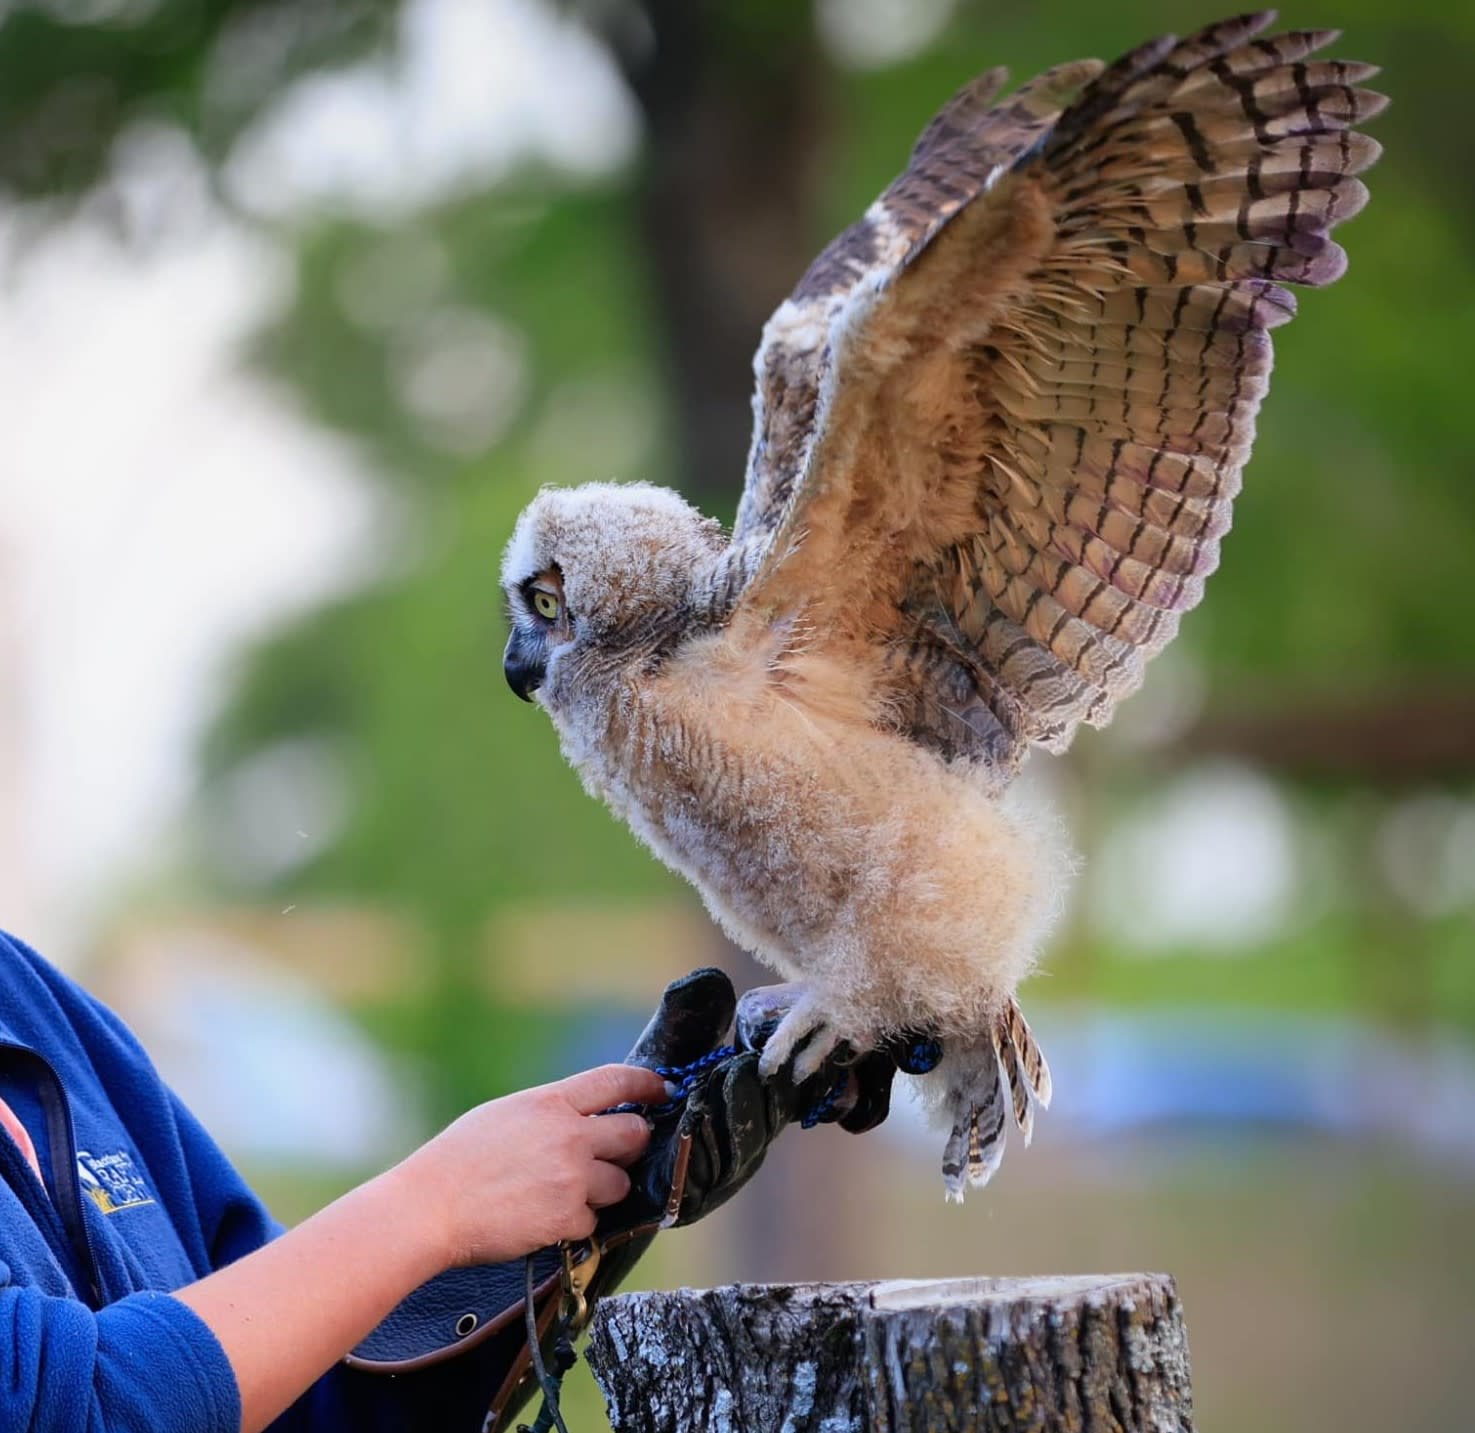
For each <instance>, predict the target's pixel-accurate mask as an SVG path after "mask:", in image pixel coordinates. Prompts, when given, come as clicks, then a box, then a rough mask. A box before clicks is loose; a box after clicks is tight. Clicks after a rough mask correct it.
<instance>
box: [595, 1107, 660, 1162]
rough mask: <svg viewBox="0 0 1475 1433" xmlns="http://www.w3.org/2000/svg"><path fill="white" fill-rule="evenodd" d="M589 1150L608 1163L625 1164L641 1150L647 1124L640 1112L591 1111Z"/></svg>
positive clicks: (647, 1134)
mask: <svg viewBox="0 0 1475 1433" xmlns="http://www.w3.org/2000/svg"><path fill="white" fill-rule="evenodd" d="M589 1130H590V1134H589V1152H590V1153H591V1154H592V1155H593V1156H594V1158H595V1159H605V1160H608V1161H609V1162H610V1163H611V1164H629V1163H631V1162H632V1161H633V1160H636V1159H639V1158H640V1156H641V1155H642V1154H644V1153H645V1147H646V1145H648V1144H649V1143H650V1126H649V1125H648V1124H646V1122H645V1120H644V1118H643V1117H642V1116H640V1115H591V1116H590V1123H589Z"/></svg>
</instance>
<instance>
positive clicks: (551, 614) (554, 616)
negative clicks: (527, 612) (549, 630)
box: [533, 588, 558, 622]
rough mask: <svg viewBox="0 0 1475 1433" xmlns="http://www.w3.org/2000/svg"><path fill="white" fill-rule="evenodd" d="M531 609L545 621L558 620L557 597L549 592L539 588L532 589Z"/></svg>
mask: <svg viewBox="0 0 1475 1433" xmlns="http://www.w3.org/2000/svg"><path fill="white" fill-rule="evenodd" d="M533 611H534V612H536V613H537V614H538V616H539V617H542V618H544V619H545V620H546V621H549V622H556V621H557V620H558V598H556V597H555V596H554V595H553V594H552V593H551V592H544V591H543V590H542V589H541V588H536V589H534V591H533Z"/></svg>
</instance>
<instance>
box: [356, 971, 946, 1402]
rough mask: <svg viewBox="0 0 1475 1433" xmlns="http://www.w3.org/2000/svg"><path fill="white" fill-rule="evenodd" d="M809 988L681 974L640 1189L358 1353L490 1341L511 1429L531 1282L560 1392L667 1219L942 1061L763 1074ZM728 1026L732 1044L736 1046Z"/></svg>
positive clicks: (421, 1362)
mask: <svg viewBox="0 0 1475 1433" xmlns="http://www.w3.org/2000/svg"><path fill="white" fill-rule="evenodd" d="M797 994H798V991H797V990H796V989H795V988H793V987H789V986H768V987H761V988H759V989H756V990H751V991H749V992H748V993H747V994H746V995H745V996H744V997H743V999H742V1002H741V1004H739V1002H738V1001H737V999H736V997H735V995H734V992H733V987H732V982H731V981H730V980H729V979H728V978H727V976H726V975H724V974H723V973H722V972H721V971H720V970H715V969H705V970H696V971H693V972H692V973H691V974H690V975H686V976H683V977H682V978H681V979H680V980H677V981H673V982H672V984H670V985H669V986H667V988H666V992H665V994H664V995H663V996H662V997H661V1003H660V1006H659V1007H658V1009H657V1010H656V1012H655V1014H654V1015H653V1016H652V1017H651V1020H650V1023H649V1024H648V1025H647V1026H646V1028H645V1030H644V1032H643V1033H642V1034H641V1036H640V1038H639V1039H638V1040H637V1041H636V1043H635V1047H634V1048H633V1049H632V1050H631V1052H630V1054H629V1056H628V1063H630V1064H636V1065H644V1066H646V1067H648V1068H650V1069H654V1070H657V1071H659V1072H660V1073H661V1074H662V1075H663V1076H665V1078H666V1079H667V1082H668V1084H670V1085H671V1086H673V1088H674V1091H675V1093H674V1094H673V1098H672V1099H671V1100H670V1102H668V1103H667V1104H666V1105H663V1106H661V1107H660V1108H659V1109H655V1110H649V1111H647V1112H646V1113H647V1114H648V1115H649V1117H650V1118H651V1121H652V1124H653V1132H652V1136H651V1141H650V1144H649V1146H648V1147H647V1149H646V1152H645V1154H644V1155H643V1156H642V1158H641V1159H640V1160H639V1161H638V1162H637V1163H636V1164H635V1165H634V1166H633V1167H632V1168H631V1170H630V1177H631V1190H630V1194H629V1195H628V1196H627V1197H626V1198H625V1199H624V1200H623V1201H621V1203H619V1204H618V1205H615V1206H613V1207H612V1208H609V1209H606V1210H604V1211H602V1212H601V1214H600V1218H599V1226H598V1228H597V1230H596V1232H595V1234H594V1237H593V1238H592V1239H590V1240H587V1241H585V1242H584V1243H582V1244H579V1245H577V1246H558V1247H553V1248H549V1249H545V1250H542V1251H540V1252H539V1253H538V1254H535V1255H533V1256H531V1258H530V1259H529V1260H515V1261H513V1262H511V1263H509V1264H501V1265H489V1266H484V1267H482V1268H476V1269H459V1270H451V1271H449V1272H448V1273H446V1274H443V1275H441V1276H440V1278H439V1279H435V1280H432V1281H431V1283H430V1284H427V1285H425V1286H424V1287H423V1288H422V1289H419V1290H417V1291H416V1292H415V1293H414V1294H412V1295H411V1296H410V1298H409V1299H407V1300H406V1301H405V1302H404V1303H403V1304H401V1305H400V1307H399V1308H398V1309H396V1310H395V1312H394V1313H393V1314H391V1315H390V1317H389V1318H388V1319H387V1320H386V1321H385V1322H384V1323H383V1324H381V1325H380V1326H379V1328H378V1329H376V1330H375V1331H374V1333H373V1334H371V1335H370V1336H369V1338H368V1339H366V1340H365V1341H364V1343H363V1344H361V1345H360V1346H359V1348H358V1349H356V1350H355V1352H354V1355H353V1357H352V1358H351V1359H350V1362H351V1363H353V1364H354V1365H355V1366H357V1367H360V1368H368V1369H374V1370H377V1371H381V1372H389V1373H392V1372H404V1371H409V1370H411V1369H415V1368H421V1367H425V1366H426V1365H428V1364H430V1363H434V1362H438V1361H439V1360H441V1359H445V1358H450V1357H454V1356H457V1355H459V1354H463V1353H466V1352H467V1351H468V1350H469V1349H471V1348H472V1347H474V1346H476V1345H479V1344H491V1345H493V1346H492V1347H487V1348H485V1350H484V1353H483V1356H484V1357H490V1358H492V1359H493V1360H495V1362H496V1363H497V1364H498V1366H499V1368H500V1369H501V1370H502V1372H501V1374H500V1376H499V1377H498V1378H497V1380H496V1382H497V1384H498V1387H497V1390H496V1393H495V1395H494V1397H493V1399H492V1404H491V1410H490V1421H489V1422H488V1424H487V1428H488V1429H489V1430H506V1429H509V1428H510V1427H511V1419H512V1417H513V1416H514V1414H515V1413H516V1411H517V1410H518V1409H519V1408H521V1407H522V1406H523V1404H525V1403H526V1402H527V1400H528V1399H529V1398H530V1397H531V1396H532V1395H533V1394H534V1393H536V1392H537V1391H538V1378H537V1375H536V1373H535V1368H534V1363H533V1359H532V1349H531V1346H530V1340H529V1339H528V1337H527V1332H526V1299H525V1290H526V1287H527V1282H528V1280H529V1279H531V1282H532V1285H533V1308H534V1317H535V1322H536V1326H537V1329H538V1335H539V1337H538V1344H539V1351H540V1353H541V1356H542V1361H543V1363H544V1365H545V1368H546V1370H547V1372H548V1373H549V1376H550V1379H551V1381H552V1382H553V1383H554V1385H555V1388H556V1383H557V1380H558V1379H559V1378H561V1376H562V1372H563V1371H564V1370H565V1369H566V1368H567V1367H568V1366H569V1365H570V1364H571V1363H572V1360H573V1356H572V1349H571V1342H572V1339H573V1338H574V1337H575V1336H576V1335H577V1334H578V1333H579V1332H580V1331H581V1330H582V1329H583V1328H584V1326H585V1324H587V1322H588V1320H589V1316H590V1313H591V1311H592V1308H593V1305H594V1302H595V1301H596V1300H597V1299H599V1298H602V1297H603V1296H604V1295H605V1294H608V1293H611V1292H613V1291H614V1289H616V1288H617V1287H618V1286H619V1285H620V1283H622V1282H623V1281H624V1279H625V1278H626V1277H627V1276H628V1274H629V1272H630V1270H631V1269H632V1268H633V1267H634V1266H635V1264H636V1262H637V1261H638V1260H639V1258H640V1256H641V1255H642V1254H643V1253H644V1252H645V1250H646V1249H647V1248H649V1247H650V1243H651V1241H652V1240H653V1239H654V1238H655V1236H656V1234H657V1233H658V1232H659V1231H660V1230H661V1229H662V1228H670V1227H676V1226H680V1225H684V1224H692V1223H695V1222H696V1220H698V1219H700V1218H702V1217H704V1216H705V1215H707V1214H709V1213H711V1212H712V1211H713V1210H714V1209H717V1208H719V1207H720V1206H721V1205H723V1204H724V1203H726V1202H727V1200H729V1199H730V1198H732V1196H733V1195H734V1194H736V1193H737V1191H738V1190H739V1189H741V1188H742V1187H743V1185H744V1184H746V1183H747V1182H748V1180H750V1179H751V1178H752V1177H753V1175H754V1174H756V1173H757V1171H758V1168H759V1166H760V1165H761V1164H762V1163H763V1159H764V1156H765V1155H766V1154H767V1153H768V1147H769V1145H770V1144H771V1143H772V1142H773V1140H774V1139H775V1138H776V1137H777V1135H778V1134H779V1132H780V1131H781V1130H782V1129H783V1128H784V1127H785V1126H786V1125H788V1124H790V1123H792V1122H793V1121H795V1120H800V1121H802V1122H803V1123H804V1124H805V1125H806V1126H807V1125H810V1124H815V1123H830V1122H835V1123H839V1124H840V1125H841V1126H843V1127H844V1128H845V1129H848V1130H851V1131H854V1132H860V1131H863V1130H867V1129H871V1128H874V1127H875V1126H876V1125H878V1124H880V1123H881V1122H882V1120H884V1119H885V1118H886V1115H887V1113H888V1111H889V1109H890V1100H891V1082H892V1079H893V1077H894V1076H895V1074H896V1071H897V1068H898V1058H899V1059H900V1062H901V1067H902V1068H904V1069H909V1070H913V1071H915V1070H919V1069H921V1068H930V1065H929V1064H926V1060H927V1059H928V1058H930V1060H931V1063H936V1054H935V1053H933V1054H931V1055H930V1056H929V1055H928V1054H927V1051H926V1050H925V1049H922V1048H921V1047H922V1046H925V1045H926V1043H927V1042H910V1043H908V1044H906V1045H904V1046H897V1047H896V1048H895V1050H894V1052H893V1050H892V1048H891V1047H887V1048H886V1049H883V1050H879V1051H872V1052H869V1053H867V1054H865V1055H862V1056H860V1057H859V1058H858V1059H855V1058H852V1057H850V1056H849V1053H848V1052H845V1051H842V1052H840V1053H838V1054H837V1055H836V1056H834V1057H832V1059H831V1060H830V1061H828V1062H827V1063H826V1064H825V1065H823V1066H822V1067H821V1068H820V1070H819V1071H818V1072H817V1073H816V1074H815V1075H813V1076H812V1077H811V1078H810V1079H808V1080H806V1081H805V1082H804V1083H803V1084H802V1085H799V1086H797V1087H796V1086H795V1085H794V1084H793V1082H792V1080H791V1079H790V1078H789V1077H788V1075H787V1073H786V1072H784V1071H780V1072H779V1074H777V1075H776V1076H774V1077H773V1078H772V1079H769V1080H762V1079H760V1078H759V1075H758V1059H759V1054H760V1052H761V1050H762V1048H763V1042H764V1041H765V1040H766V1039H767V1038H768V1036H769V1035H770V1034H772V1032H773V1029H774V1028H775V1027H776V1026H777V1024H778V1021H779V1019H780V1018H781V1017H782V1015H783V1013H784V1011H785V1010H786V1009H787V1008H788V1005H789V1004H791V1003H792V1001H793V1000H794V999H795V998H796V997H797ZM729 1032H731V1035H732V1043H730V1044H725V1043H723V1042H724V1039H725V1038H726V1037H727V1036H728V1035H729ZM919 1050H920V1053H919ZM919 1061H920V1062H921V1063H919ZM555 1398H556V1393H555ZM545 1426H546V1425H545Z"/></svg>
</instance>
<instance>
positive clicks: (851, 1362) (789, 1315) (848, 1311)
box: [589, 1274, 1193, 1433]
mask: <svg viewBox="0 0 1475 1433" xmlns="http://www.w3.org/2000/svg"><path fill="white" fill-rule="evenodd" d="M589 1362H590V1364H591V1365H592V1367H593V1369H594V1376H595V1378H596V1379H597V1380H598V1381H599V1385H600V1387H601V1388H602V1389H603V1391H604V1395H605V1399H606V1401H607V1402H608V1404H609V1413H610V1422H611V1423H612V1424H613V1425H614V1427H615V1428H617V1429H621V1430H636V1429H639V1430H642V1433H769V1430H772V1433H806V1430H812V1433H862V1430H867V1433H869V1430H875V1433H904V1430H905V1433H945V1430H946V1433H954V1430H957V1433H962V1430H969V1433H975V1431H976V1433H1025V1430H1029V1433H1045V1430H1052V1433H1053V1430H1063V1433H1139V1430H1140V1433H1192V1429H1193V1410H1192V1397H1191V1392H1190V1387H1189V1370H1188V1335H1187V1331H1186V1330H1185V1328H1184V1324H1183V1310H1182V1307H1181V1306H1180V1304H1179V1302H1178V1294H1177V1290H1176V1289H1175V1287H1174V1284H1173V1281H1172V1279H1171V1278H1169V1277H1168V1276H1167V1275H1164V1274H1119V1275H1080V1276H1073V1277H1060V1278H1038V1279H956V1280H926V1281H918V1282H911V1281H907V1282H890V1283H856V1284H768V1285H764V1284H732V1285H728V1286H726V1287H724V1288H718V1289H677V1290H674V1291H672V1292H660V1293H644V1294H625V1295H621V1296H619V1297H616V1298H609V1299H605V1300H603V1301H602V1302H601V1303H600V1304H599V1307H598V1309H597V1311H596V1313H595V1317H594V1323H593V1330H592V1339H591V1342H590V1346H589Z"/></svg>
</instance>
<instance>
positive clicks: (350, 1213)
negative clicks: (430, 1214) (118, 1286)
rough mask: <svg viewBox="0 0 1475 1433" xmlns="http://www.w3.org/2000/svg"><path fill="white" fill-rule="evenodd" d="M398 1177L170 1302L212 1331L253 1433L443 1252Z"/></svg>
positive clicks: (430, 1271) (433, 1268)
mask: <svg viewBox="0 0 1475 1433" xmlns="http://www.w3.org/2000/svg"><path fill="white" fill-rule="evenodd" d="M425 1215H426V1211H425V1209H424V1207H423V1199H422V1200H420V1201H419V1205H418V1207H417V1204H416V1201H415V1194H414V1191H413V1190H412V1188H411V1187H410V1182H409V1181H408V1180H407V1179H405V1178H404V1176H403V1171H402V1169H395V1170H390V1171H389V1173H387V1174H384V1175H381V1176H380V1177H379V1178H377V1179H374V1180H371V1181H370V1182H369V1183H368V1184H364V1185H361V1186H360V1187H359V1188H357V1189H355V1190H353V1191H352V1192H351V1193H349V1194H346V1195H344V1197H343V1198H342V1199H339V1200H338V1201H337V1202H336V1203H333V1204H330V1205H329V1206H328V1207H327V1208H326V1209H324V1210H322V1211H321V1212H320V1213H318V1214H315V1215H314V1216H313V1217H312V1218H311V1219H309V1220H307V1222H306V1223H304V1224H301V1225H299V1226H298V1227H297V1228H296V1229H293V1230H291V1231H290V1232H289V1233H287V1234H284V1235H282V1236H281V1238H279V1239H276V1240H274V1241H273V1242H272V1243H270V1244H268V1245H266V1246H265V1247H264V1248H262V1249H258V1250H257V1251H256V1252H255V1253H253V1254H248V1255H247V1256H246V1257H245V1258H243V1259H241V1260H239V1261H238V1262H236V1263H234V1264H231V1265H229V1266H227V1267H226V1268H224V1269H222V1270H220V1271H219V1272H218V1273H215V1274H211V1275H210V1276H209V1277H208V1278H206V1279H202V1280H201V1281H200V1282H199V1283H197V1284H192V1285H190V1286H189V1287H188V1288H185V1289H182V1290H180V1291H179V1293H178V1294H177V1295H176V1296H175V1297H177V1298H178V1299H179V1300H180V1301H181V1302H182V1303H184V1304H187V1305H188V1306H189V1307H190V1308H191V1309H193V1310H194V1312H195V1313H196V1314H198V1315H199V1316H200V1318H201V1319H203V1320H204V1321H205V1323H206V1324H208V1325H209V1327H210V1329H211V1331H212V1332H213V1333H214V1334H215V1337H216V1338H217V1339H218V1340H219V1341H220V1344H221V1347H222V1348H224V1350H225V1353H226V1357H227V1358H229V1360H230V1363H231V1367H232V1368H233V1369H234V1370H235V1375H236V1382H237V1384H238V1385H239V1387H240V1391H241V1429H242V1433H258V1430H260V1429H263V1428H265V1427H266V1426H267V1424H269V1423H270V1422H271V1421H272V1420H273V1419H274V1418H276V1417H277V1416H278V1415H279V1414H281V1413H282V1412H283V1411H284V1410H285V1409H287V1408H288V1407H290V1406H291V1404H292V1403H293V1402H295V1401H296V1400H297V1398H299V1397H300V1396H301V1395H302V1394H303V1393H304V1392H305V1391H306V1390H307V1389H308V1388H309V1387H310V1386H311V1385H312V1384H313V1382H314V1381H315V1380H316V1379H317V1378H318V1377H319V1376H320V1375H321V1374H323V1373H324V1372H326V1371H327V1370H328V1369H329V1368H331V1367H332V1366H333V1364H334V1363H336V1362H337V1361H338V1359H340V1358H342V1357H343V1355H344V1354H346V1353H348V1351H349V1350H350V1349H352V1348H353V1347H354V1346H355V1345H356V1344H357V1343H358V1342H359V1341H360V1340H361V1339H362V1338H363V1337H364V1335H365V1334H367V1333H368V1332H369V1331H370V1330H371V1329H372V1328H374V1326H375V1325H376V1324H378V1323H379V1322H380V1321H381V1320H382V1319H383V1318H384V1317H385V1316H386V1315H387V1314H388V1313H389V1311H390V1310H391V1309H392V1308H394V1306H395V1305H396V1304H397V1303H398V1302H399V1301H400V1300H401V1299H402V1298H404V1297H405V1295H406V1294H408V1293H409V1292H410V1291H411V1290H412V1289H415V1288H418V1287H419V1286H420V1285H421V1284H423V1283H424V1282H425V1281H426V1280H427V1279H430V1278H433V1277H434V1276H435V1275H436V1274H438V1273H440V1272H441V1270H442V1269H443V1268H444V1267H445V1264H446V1262H447V1256H446V1251H445V1250H443V1249H442V1248H440V1247H437V1244H436V1243H435V1242H433V1241H432V1240H431V1239H430V1238H428V1237H426V1234H425V1229H426V1225H427V1222H428V1221H427V1220H426V1217H425Z"/></svg>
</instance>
